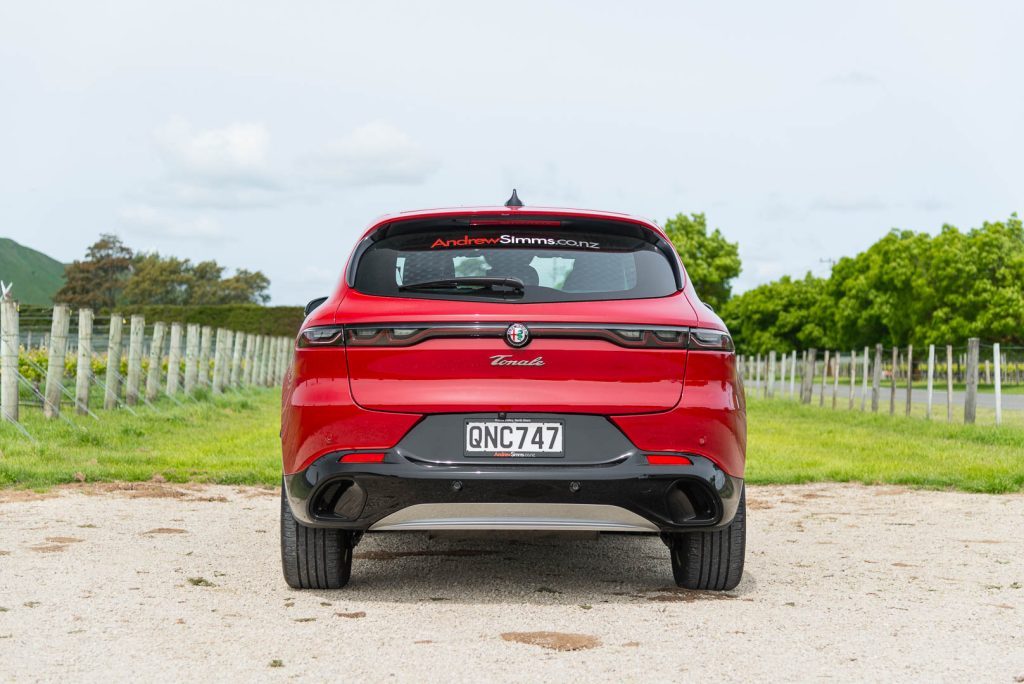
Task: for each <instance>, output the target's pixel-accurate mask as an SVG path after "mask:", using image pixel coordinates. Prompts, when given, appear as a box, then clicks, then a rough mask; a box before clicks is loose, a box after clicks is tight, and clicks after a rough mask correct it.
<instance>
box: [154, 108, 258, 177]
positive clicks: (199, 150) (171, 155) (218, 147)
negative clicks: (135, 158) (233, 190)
mask: <svg viewBox="0 0 1024 684" xmlns="http://www.w3.org/2000/svg"><path fill="white" fill-rule="evenodd" d="M156 141H157V145H158V146H159V148H160V151H161V152H162V154H163V156H164V159H165V161H166V162H167V164H168V166H169V167H170V168H171V171H172V172H173V173H176V174H181V175H184V176H189V177H201V178H206V179H211V180H217V181H220V182H226V183H245V184H248V183H252V182H256V183H265V182H266V177H267V172H268V165H269V164H268V152H269V149H270V133H269V132H268V131H267V129H266V127H265V126H264V125H263V124H259V123H231V124H228V125H227V126H225V127H224V128H214V129H210V130H204V131H196V130H193V128H192V126H191V125H190V124H189V123H188V122H187V121H185V120H184V119H180V118H176V119H172V120H171V121H170V122H168V123H167V124H165V125H163V126H161V127H160V128H158V129H157V131H156Z"/></svg>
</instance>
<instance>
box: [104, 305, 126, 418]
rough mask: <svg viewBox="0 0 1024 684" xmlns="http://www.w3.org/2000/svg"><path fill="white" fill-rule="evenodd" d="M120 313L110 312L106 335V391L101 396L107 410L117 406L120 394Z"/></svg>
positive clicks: (121, 323) (121, 322)
mask: <svg viewBox="0 0 1024 684" xmlns="http://www.w3.org/2000/svg"><path fill="white" fill-rule="evenodd" d="M123 323H124V321H122V320H121V314H119V313H116V312H115V313H112V314H110V334H109V336H108V337H107V377H106V384H107V391H106V393H105V394H104V397H103V408H105V409H107V410H108V411H109V410H111V409H115V408H117V403H118V401H119V398H120V395H121V334H122V329H121V327H122V325H123Z"/></svg>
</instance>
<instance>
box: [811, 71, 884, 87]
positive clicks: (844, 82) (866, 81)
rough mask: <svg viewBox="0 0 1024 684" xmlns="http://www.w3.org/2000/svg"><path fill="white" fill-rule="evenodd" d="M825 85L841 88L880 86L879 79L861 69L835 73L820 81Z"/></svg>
mask: <svg viewBox="0 0 1024 684" xmlns="http://www.w3.org/2000/svg"><path fill="white" fill-rule="evenodd" d="M821 84H822V85H825V86H837V87H841V88H866V87H867V88H873V87H876V86H881V85H882V81H881V79H879V78H877V77H875V76H872V75H871V74H865V73H864V72H861V71H848V72H846V73H843V74H836V75H835V76H831V77H829V78H826V79H825V80H824V81H822V82H821Z"/></svg>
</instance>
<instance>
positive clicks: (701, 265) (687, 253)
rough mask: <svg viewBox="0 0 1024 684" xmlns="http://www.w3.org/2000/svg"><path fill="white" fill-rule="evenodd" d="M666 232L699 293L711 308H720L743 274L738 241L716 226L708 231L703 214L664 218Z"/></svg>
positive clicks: (677, 215)
mask: <svg viewBox="0 0 1024 684" xmlns="http://www.w3.org/2000/svg"><path fill="white" fill-rule="evenodd" d="M665 233H666V234H667V235H668V237H669V239H670V240H671V241H672V244H674V245H675V246H676V250H677V251H678V252H679V256H680V258H681V259H682V260H683V265H684V266H685V267H686V273H687V275H689V277H690V280H691V281H693V287H694V289H696V290H697V294H698V295H699V296H700V298H701V299H702V300H703V301H705V302H707V303H708V304H710V305H711V307H712V308H714V309H720V308H721V307H722V306H723V305H724V304H725V302H726V301H727V300H728V299H729V297H730V295H731V294H732V281H733V280H734V279H735V278H736V277H737V276H738V275H739V274H740V270H741V262H740V256H739V246H738V245H737V243H735V242H729V241H728V240H726V239H725V236H724V235H722V232H721V231H720V230H718V229H717V228H716V229H715V230H714V231H712V232H711V233H710V234H709V233H708V226H707V220H706V219H705V217H704V214H690V215H689V216H687V215H686V214H676V215H675V216H674V217H672V218H670V219H668V220H667V221H666V222H665Z"/></svg>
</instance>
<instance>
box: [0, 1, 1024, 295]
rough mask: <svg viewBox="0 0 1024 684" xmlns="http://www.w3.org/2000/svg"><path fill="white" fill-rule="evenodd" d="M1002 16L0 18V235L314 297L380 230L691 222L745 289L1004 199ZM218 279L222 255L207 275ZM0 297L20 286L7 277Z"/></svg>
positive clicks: (470, 8) (1014, 90) (54, 251)
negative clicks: (408, 214)
mask: <svg viewBox="0 0 1024 684" xmlns="http://www.w3.org/2000/svg"><path fill="white" fill-rule="evenodd" d="M1021 25H1024V3H1019V2H1005V3H986V2H970V3H968V2H941V1H935V0H928V1H925V2H911V1H907V2H860V3H822V2H777V3H764V2H730V3H707V2H642V1H635V2H629V3H627V2H597V1H589V2H529V1H517V2H515V3H484V2H445V1H443V0H437V1H435V2H430V3H422V2H421V3H414V2H407V3H406V2H374V3H368V2H351V3H350V2H313V1H303V0H293V1H292V2H264V1H261V0H247V1H246V2H234V3H229V2H219V3H210V2H192V1H191V0H177V1H175V2H173V3H172V2H162V3H155V2H139V1H138V0H132V1H125V2H89V3H83V2H64V3H60V2H46V3H27V2H21V3H18V2H13V0H7V1H5V2H3V3H2V5H0V235H3V236H6V237H11V238H13V239H15V240H17V241H18V242H21V243H23V244H26V245H28V246H30V247H33V248H35V249H38V250H40V251H43V252H45V253H47V254H49V255H51V256H53V257H55V258H57V259H59V260H61V261H64V262H70V261H72V260H74V259H76V258H82V256H83V255H84V253H85V249H86V247H87V246H88V245H89V244H91V243H92V242H94V241H95V240H96V238H97V236H98V235H99V234H100V233H103V232H113V233H116V234H118V235H120V236H121V237H122V238H123V239H124V240H125V241H126V242H127V243H128V244H129V245H130V246H131V247H133V248H134V249H137V250H144V251H154V250H155V251H159V252H160V253H161V254H165V255H175V256H179V257H184V258H189V259H191V260H193V261H199V260H203V259H211V258H212V259H216V260H217V261H218V262H220V263H221V264H223V265H225V266H227V267H228V268H229V269H234V268H249V269H259V270H262V271H263V272H264V273H266V274H267V275H268V276H269V277H270V279H271V288H270V293H271V296H272V303H274V304H301V303H304V302H305V301H306V300H308V299H311V298H313V297H316V296H319V295H322V294H327V293H328V292H329V291H330V289H331V288H332V287H333V286H334V284H335V282H336V281H337V279H338V276H339V274H340V272H341V270H342V268H343V266H344V263H345V261H346V259H347V257H348V254H349V252H350V250H351V249H352V246H353V244H354V242H355V240H356V238H357V237H358V236H359V235H360V234H361V233H362V231H363V230H364V229H365V228H366V226H367V225H368V224H369V223H371V222H372V221H373V220H374V218H375V217H377V216H379V215H381V214H383V213H389V212H392V211H400V210H406V209H417V208H426V207H439V206H460V205H481V204H501V203H503V202H504V201H505V199H506V198H507V197H508V195H509V194H510V191H511V189H512V188H513V187H516V188H518V190H519V194H520V196H521V197H522V199H523V200H524V202H525V203H526V204H528V205H530V204H532V205H551V206H571V207H584V208H593V209H607V210H613V211H622V212H627V213H630V214H637V215H640V216H645V217H648V218H651V219H654V220H655V221H657V222H658V223H663V222H664V221H665V219H666V218H668V217H669V216H672V215H674V214H676V213H677V212H704V213H706V214H707V217H708V221H709V223H710V225H711V226H713V227H716V228H720V229H721V230H722V232H723V233H724V234H725V235H726V236H727V237H728V238H729V239H730V240H733V241H737V242H738V243H739V245H740V256H741V258H742V260H743V273H742V274H741V276H740V277H739V278H738V279H737V281H736V283H735V285H734V289H735V290H737V291H742V290H745V289H748V288H750V287H753V286H755V285H757V284H760V283H763V282H767V281H769V280H773V279H775V278H778V277H780V276H782V275H784V274H793V275H803V274H804V273H805V272H807V271H812V272H814V273H817V274H822V275H823V274H827V273H828V269H829V261H830V260H833V259H837V258H839V257H841V256H845V255H852V254H855V253H857V252H858V251H861V250H863V249H864V248H866V247H867V246H868V245H870V244H871V243H872V242H874V241H875V240H877V239H878V238H880V237H881V236H882V235H884V234H885V232H886V231H888V230H889V229H890V228H892V227H899V228H904V229H912V230H921V231H929V232H936V231H937V230H939V229H940V228H941V226H942V225H943V224H944V223H951V224H954V225H957V226H959V227H961V228H969V227H972V226H977V225H980V224H981V223H982V222H983V221H986V220H990V221H994V220H1001V219H1004V218H1006V217H1007V216H1008V215H1009V214H1010V213H1012V212H1019V211H1021V210H1024V164H1022V163H1021V160H1022V158H1024V154H1022V153H1024V135H1022V131H1024V87H1022V86H1024V50H1021V49H1020V37H1019V30H1020V26H1021ZM229 272H230V270H229ZM16 286H17V284H15V287H16Z"/></svg>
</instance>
